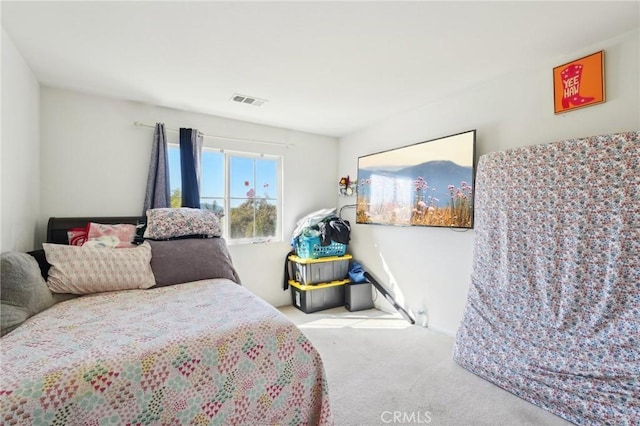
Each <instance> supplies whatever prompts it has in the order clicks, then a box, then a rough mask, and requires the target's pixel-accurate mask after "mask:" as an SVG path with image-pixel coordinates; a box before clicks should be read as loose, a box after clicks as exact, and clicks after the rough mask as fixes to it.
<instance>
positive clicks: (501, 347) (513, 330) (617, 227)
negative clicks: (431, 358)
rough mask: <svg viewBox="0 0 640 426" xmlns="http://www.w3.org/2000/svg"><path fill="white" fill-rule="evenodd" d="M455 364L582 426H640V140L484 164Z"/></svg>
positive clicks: (535, 149) (603, 141) (601, 140)
mask: <svg viewBox="0 0 640 426" xmlns="http://www.w3.org/2000/svg"><path fill="white" fill-rule="evenodd" d="M471 281H472V282H471V286H470V289H469V296H468V301H467V306H466V310H465V314H464V319H463V321H462V324H461V326H460V328H459V330H458V333H457V336H456V344H455V349H454V359H455V360H456V361H457V362H458V363H460V364H461V365H462V366H463V367H465V368H467V369H469V370H471V371H472V372H474V373H476V374H478V375H479V376H481V377H484V378H485V379H488V380H490V381H492V382H494V383H496V384H497V385H499V386H501V387H503V388H504V389H506V390H508V391H510V392H512V393H514V394H516V395H518V396H520V397H522V398H524V399H526V400H528V401H530V402H532V403H534V404H537V405H539V406H541V407H543V408H545V409H547V410H549V411H551V412H552V413H555V414H557V415H559V416H561V417H563V418H565V419H567V420H569V421H571V422H574V423H576V424H581V425H640V132H630V133H622V134H615V135H606V136H598V137H590V138H584V139H574V140H566V141H561V142H556V143H551V144H546V145H537V146H531V147H525V148H518V149H513V150H509V151H504V152H494V153H491V154H487V155H484V156H482V157H481V159H480V162H479V165H478V170H477V179H476V228H475V247H474V260H473V274H472V280H471Z"/></svg>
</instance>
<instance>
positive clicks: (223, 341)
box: [0, 279, 333, 425]
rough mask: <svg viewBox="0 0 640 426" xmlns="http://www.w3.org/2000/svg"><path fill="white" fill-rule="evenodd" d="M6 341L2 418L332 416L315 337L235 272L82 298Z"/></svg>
mask: <svg viewBox="0 0 640 426" xmlns="http://www.w3.org/2000/svg"><path fill="white" fill-rule="evenodd" d="M0 345H1V353H2V377H1V378H0V412H1V414H0V416H1V418H0V422H1V423H2V424H7V425H9V424H33V425H109V424H111V425H126V424H134V425H151V424H153V425H183V424H190V425H275V424H278V425H307V424H308V425H330V424H332V423H333V422H332V416H331V410H330V405H329V399H328V394H327V383H326V378H325V373H324V369H323V365H322V361H321V359H320V356H319V354H318V353H317V352H316V350H315V348H314V347H313V346H312V345H311V343H310V342H309V341H308V340H307V339H306V338H305V336H304V335H303V334H302V333H301V332H300V331H299V330H298V329H297V327H296V326H295V325H294V324H292V323H291V322H290V321H289V320H288V319H287V318H286V317H284V316H283V315H282V314H281V313H280V312H278V311H277V310H276V309H274V308H273V307H272V306H270V305H269V304H267V303H266V302H264V301H262V300H261V299H259V298H257V297H255V296H254V295H253V294H251V293H250V292H249V291H247V290H246V289H245V288H243V287H241V286H239V285H237V284H235V283H233V282H231V281H228V280H223V279H215V280H205V281H195V282H192V283H186V284H180V285H173V286H168V287H162V288H157V289H151V290H130V291H121V292H112V293H103V294H96V295H89V296H84V297H80V298H77V299H73V300H70V301H67V302H63V303H60V304H58V305H55V306H53V307H52V308H50V309H48V310H46V311H44V312H42V313H40V314H38V315H36V316H34V317H32V318H30V319H29V320H28V321H27V322H25V323H24V324H23V325H22V326H20V327H19V328H17V329H16V330H14V331H13V332H11V333H9V334H7V335H6V336H4V337H3V338H2V339H1V340H0Z"/></svg>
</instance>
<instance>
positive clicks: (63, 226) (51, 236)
mask: <svg viewBox="0 0 640 426" xmlns="http://www.w3.org/2000/svg"><path fill="white" fill-rule="evenodd" d="M145 220H146V218H145V217H144V216H119V217H118V216H110V217H51V218H49V223H48V224H47V242H48V243H57V244H69V238H68V237H67V231H68V230H69V229H71V228H78V227H80V228H82V227H85V226H87V224H88V223H89V222H95V223H105V224H109V225H112V224H117V223H130V224H132V225H137V224H139V223H144V222H145Z"/></svg>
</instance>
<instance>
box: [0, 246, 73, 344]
mask: <svg viewBox="0 0 640 426" xmlns="http://www.w3.org/2000/svg"><path fill="white" fill-rule="evenodd" d="M65 247H66V246H65ZM0 299H1V300H0V302H1V303H0V304H1V306H0V309H1V310H0V336H4V335H5V334H6V333H8V332H10V331H11V330H13V329H15V328H16V327H18V326H19V325H20V324H22V323H23V322H24V321H26V320H27V318H29V317H31V316H33V315H35V314H37V313H38V312H42V311H44V310H45V309H47V308H49V307H51V306H53V305H54V303H55V301H54V299H53V295H52V294H51V291H50V290H49V288H48V287H47V284H46V283H45V281H44V278H42V275H41V271H40V266H39V265H38V262H37V261H36V260H35V259H34V258H33V257H32V256H31V255H29V254H27V253H18V252H5V253H2V257H1V261H0Z"/></svg>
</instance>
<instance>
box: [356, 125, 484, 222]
mask: <svg viewBox="0 0 640 426" xmlns="http://www.w3.org/2000/svg"><path fill="white" fill-rule="evenodd" d="M474 166H475V130H470V131H468V132H464V133H459V134H456V135H451V136H447V137H444V138H439V139H435V140H432V141H427V142H421V143H418V144H414V145H410V146H406V147H402V148H397V149H393V150H389V151H384V152H380V153H376V154H371V155H367V156H363V157H360V158H358V190H357V194H358V198H357V210H356V223H370V224H381V225H403V226H438V227H452V228H472V227H473V194H474V188H473V183H474Z"/></svg>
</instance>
